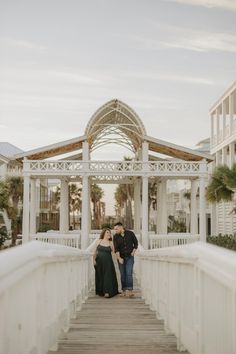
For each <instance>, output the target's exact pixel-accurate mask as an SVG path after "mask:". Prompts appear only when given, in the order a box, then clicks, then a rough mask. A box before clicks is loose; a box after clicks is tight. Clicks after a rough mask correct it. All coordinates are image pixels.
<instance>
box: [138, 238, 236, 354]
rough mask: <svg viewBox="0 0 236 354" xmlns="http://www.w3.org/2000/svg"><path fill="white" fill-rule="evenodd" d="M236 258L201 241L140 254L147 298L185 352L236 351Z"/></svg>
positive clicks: (229, 353)
mask: <svg viewBox="0 0 236 354" xmlns="http://www.w3.org/2000/svg"><path fill="white" fill-rule="evenodd" d="M235 255H236V254H235V252H233V251H229V250H226V249H223V248H220V247H217V246H213V245H209V244H206V243H201V242H196V243H193V244H191V245H184V246H177V247H170V248H165V249H164V248H163V249H158V250H148V251H144V250H142V249H140V250H139V255H137V256H136V258H137V265H136V268H135V270H136V273H137V276H138V280H139V283H140V285H141V290H142V296H143V298H144V299H145V300H146V303H147V304H149V305H150V308H151V309H152V310H154V311H155V312H156V315H157V317H158V318H160V319H163V320H164V324H165V329H166V331H167V332H169V333H173V334H174V335H175V336H176V337H177V342H178V350H179V351H184V350H185V349H187V350H188V351H189V352H190V353H191V354H224V353H227V354H235V353H236V335H235V333H236V311H235V309H236V256H235Z"/></svg>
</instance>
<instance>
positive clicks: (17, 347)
mask: <svg viewBox="0 0 236 354" xmlns="http://www.w3.org/2000/svg"><path fill="white" fill-rule="evenodd" d="M90 272H91V256H90V254H89V252H87V251H80V250H78V249H75V248H71V247H65V246H60V245H55V244H54V245H52V244H48V243H46V242H38V241H32V242H30V243H27V244H24V245H22V246H19V247H15V248H12V249H9V250H6V251H2V252H1V254H0V313H1V316H0V335H1V340H0V353H1V354H5V353H6V354H16V353H17V354H32V353H34V354H46V353H47V352H48V350H49V349H56V346H57V340H58V336H59V334H60V332H61V330H64V331H67V330H68V329H69V323H70V319H71V318H72V317H73V316H75V312H76V309H77V308H78V307H80V306H81V304H82V303H83V302H84V301H85V299H86V297H87V294H88V287H89V279H90Z"/></svg>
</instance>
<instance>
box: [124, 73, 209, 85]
mask: <svg viewBox="0 0 236 354" xmlns="http://www.w3.org/2000/svg"><path fill="white" fill-rule="evenodd" d="M126 76H128V77H132V78H136V79H146V80H162V81H173V82H178V83H188V84H200V85H214V82H213V81H212V80H210V79H208V78H203V77H195V76H186V75H180V74H173V73H139V72H130V73H127V74H126Z"/></svg>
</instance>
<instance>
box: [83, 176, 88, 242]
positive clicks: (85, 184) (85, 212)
mask: <svg viewBox="0 0 236 354" xmlns="http://www.w3.org/2000/svg"><path fill="white" fill-rule="evenodd" d="M82 183H83V186H82V220H81V222H82V227H81V248H82V249H86V248H87V247H88V241H89V221H88V218H89V178H88V176H87V175H85V176H83V179H82Z"/></svg>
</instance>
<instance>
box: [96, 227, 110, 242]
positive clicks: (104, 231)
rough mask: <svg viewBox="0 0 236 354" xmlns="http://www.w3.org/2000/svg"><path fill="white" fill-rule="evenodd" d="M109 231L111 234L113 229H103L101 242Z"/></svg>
mask: <svg viewBox="0 0 236 354" xmlns="http://www.w3.org/2000/svg"><path fill="white" fill-rule="evenodd" d="M107 231H110V234H111V229H109V228H107V229H103V230H102V232H101V234H100V237H99V238H100V239H101V240H103V239H104V236H105V233H106V232H107ZM111 240H112V238H111V237H110V241H111Z"/></svg>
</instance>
